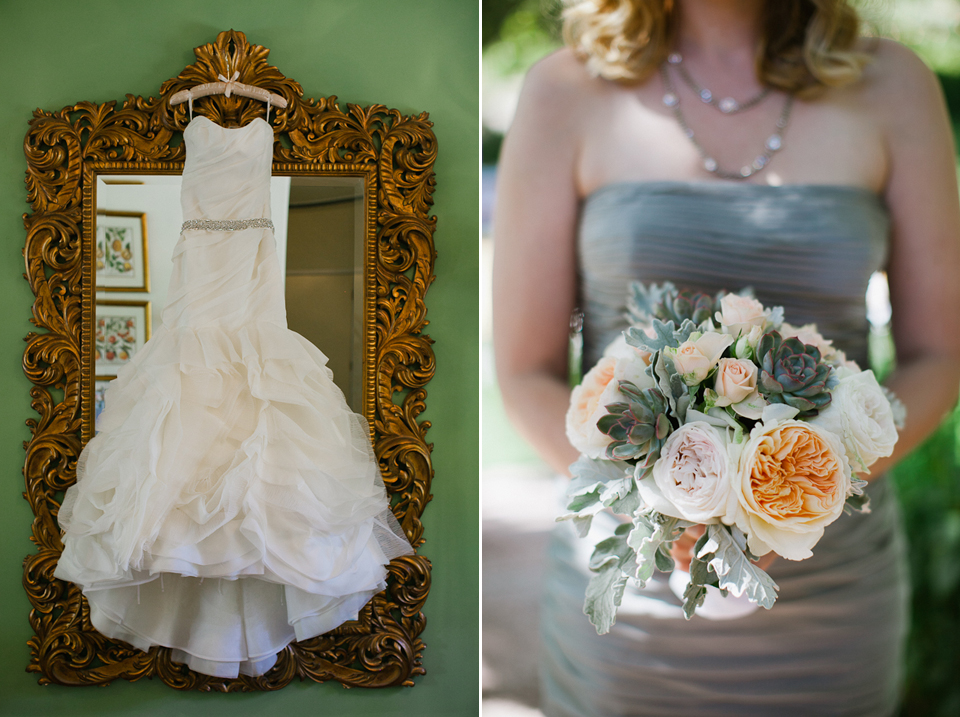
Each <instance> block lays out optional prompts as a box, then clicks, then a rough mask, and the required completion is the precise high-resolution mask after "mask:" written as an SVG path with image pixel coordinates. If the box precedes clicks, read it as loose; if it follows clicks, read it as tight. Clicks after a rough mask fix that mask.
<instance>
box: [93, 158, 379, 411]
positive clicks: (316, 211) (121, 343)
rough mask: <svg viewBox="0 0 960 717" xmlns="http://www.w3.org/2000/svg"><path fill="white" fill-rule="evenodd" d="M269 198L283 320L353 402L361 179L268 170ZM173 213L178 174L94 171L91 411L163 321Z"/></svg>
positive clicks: (357, 405) (176, 229)
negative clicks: (324, 358)
mask: <svg viewBox="0 0 960 717" xmlns="http://www.w3.org/2000/svg"><path fill="white" fill-rule="evenodd" d="M271 200H272V207H271V214H272V218H273V223H274V236H275V238H276V241H277V255H278V258H279V260H280V264H281V266H282V267H285V272H284V290H285V296H286V305H287V324H288V326H289V327H290V329H292V330H293V331H296V332H297V333H299V334H301V335H302V336H304V337H305V338H306V339H307V340H309V341H310V342H311V343H313V344H314V345H316V346H317V347H318V348H319V349H320V350H321V351H323V353H324V354H326V356H327V358H328V359H329V362H328V364H327V366H328V367H329V368H330V369H331V370H332V371H333V378H334V382H335V383H336V384H337V386H338V387H339V388H340V390H342V391H343V393H344V396H345V397H346V400H347V403H348V405H349V406H350V407H351V408H352V409H353V410H354V411H356V412H361V410H362V405H361V404H362V361H363V255H364V253H363V234H364V202H363V179H362V178H361V177H317V176H312V177H273V178H272V180H271ZM182 223H183V215H182V211H181V209H180V177H179V176H162V175H102V176H99V177H98V178H97V191H96V255H95V266H94V270H95V275H96V318H95V324H96V325H95V336H96V345H95V348H94V360H95V369H94V371H95V376H96V384H95V386H96V392H95V402H96V415H97V416H99V415H100V411H101V410H102V408H103V400H104V393H105V391H106V387H107V385H108V384H109V382H110V381H111V380H112V379H113V378H114V377H116V375H117V372H118V371H119V369H120V368H121V367H122V366H123V365H124V364H126V363H128V362H129V361H130V360H132V358H133V356H134V355H135V354H136V352H137V350H138V349H139V348H140V347H142V346H143V344H144V343H145V342H146V341H147V340H149V338H150V335H151V333H152V332H153V331H154V330H155V329H156V328H157V327H159V326H160V325H161V323H162V321H163V308H164V305H165V303H166V295H167V288H168V285H169V283H170V274H171V271H172V269H173V263H172V261H171V257H172V256H173V250H174V246H175V245H176V243H177V241H179V239H180V226H181V224H182Z"/></svg>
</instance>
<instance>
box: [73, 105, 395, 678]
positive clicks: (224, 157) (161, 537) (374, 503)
mask: <svg viewBox="0 0 960 717" xmlns="http://www.w3.org/2000/svg"><path fill="white" fill-rule="evenodd" d="M184 141H185V142H186V148H187V158H186V163H185V165H184V171H183V185H182V190H181V191H182V193H181V203H182V206H183V216H184V219H185V220H186V222H185V225H184V226H185V228H184V231H183V232H182V234H181V236H180V239H179V241H178V243H177V245H176V248H175V250H174V256H173V262H174V270H173V275H172V278H171V282H170V290H169V294H168V304H167V306H166V308H165V309H164V310H163V314H162V322H163V325H162V326H161V327H160V328H159V329H158V330H157V331H156V332H155V334H154V336H153V338H152V339H151V340H150V341H148V342H147V343H146V344H145V345H144V347H143V348H142V349H141V350H140V351H139V352H138V353H137V354H136V355H135V356H134V358H133V359H132V360H131V362H130V363H129V364H128V365H127V366H125V367H124V368H123V369H122V370H121V371H120V373H119V376H118V377H117V378H116V380H115V381H113V382H112V383H111V384H110V387H109V389H108V391H107V395H106V408H105V409H104V411H103V413H102V414H101V417H100V423H99V430H100V432H99V433H98V435H97V436H96V437H95V438H93V439H92V440H91V441H90V442H89V444H88V445H87V446H86V448H85V449H84V451H83V452H82V453H81V455H80V459H79V461H78V465H77V483H76V485H74V486H72V487H71V488H69V489H68V490H67V492H66V495H65V497H64V501H63V506H62V507H61V509H60V513H59V522H60V525H61V527H62V528H63V530H64V531H65V533H64V536H63V544H64V549H63V554H62V556H61V558H60V561H59V564H58V566H57V569H56V572H55V575H56V577H58V578H61V579H64V580H69V581H71V582H74V583H76V584H78V585H79V586H80V587H81V589H82V590H83V593H84V595H86V597H87V600H88V601H89V604H90V617H91V621H92V622H93V625H94V627H96V629H97V630H98V631H100V632H101V633H103V634H104V635H107V636H109V637H113V638H116V639H120V640H124V641H126V642H128V643H130V644H132V645H134V646H135V647H138V648H140V649H143V650H147V649H149V648H150V647H152V646H154V645H164V646H167V647H170V648H173V650H174V659H175V660H177V661H180V662H185V663H186V664H187V665H188V666H189V667H190V668H191V669H194V670H197V671H199V672H203V673H206V674H210V675H214V676H218V677H236V676H237V674H238V673H242V674H247V675H259V674H262V673H264V672H266V671H267V670H268V669H270V667H271V666H272V665H273V664H274V663H275V661H276V655H277V653H278V652H279V651H280V650H282V649H283V648H284V647H285V646H286V645H287V644H288V643H290V642H291V641H292V640H304V639H307V638H310V637H313V636H316V635H320V634H322V633H325V632H327V631H329V630H332V629H333V628H335V627H337V626H338V625H340V624H341V623H343V622H345V621H347V620H351V619H355V618H356V617H357V614H358V611H359V610H360V609H361V608H362V607H363V606H364V605H365V604H366V603H367V602H368V600H369V599H370V598H371V597H372V596H373V595H374V594H375V593H377V592H379V591H380V590H382V589H383V588H384V587H385V579H386V574H387V570H386V567H385V566H386V564H387V563H388V562H389V561H390V559H391V558H394V557H397V556H399V555H404V554H408V553H410V552H412V549H411V547H410V544H409V543H408V542H407V539H406V537H405V536H404V534H403V532H402V530H401V528H400V526H399V524H398V523H397V521H396V519H395V518H394V516H393V514H392V513H391V511H390V507H389V503H388V499H387V494H386V491H385V489H384V485H383V482H382V479H381V477H380V474H379V471H378V469H377V462H376V459H375V458H374V455H373V452H372V450H371V447H370V439H369V433H368V428H367V424H366V422H365V421H364V419H363V418H362V417H360V416H358V415H356V414H354V413H353V412H351V411H350V409H349V408H348V407H347V405H346V403H345V401H344V398H343V394H342V393H341V392H340V390H339V389H338V388H337V387H336V386H335V385H334V383H333V381H332V380H331V376H332V373H331V372H330V370H329V369H328V368H326V367H325V364H326V360H327V359H326V357H325V356H324V355H323V354H322V353H321V352H320V351H319V349H317V348H316V347H315V346H313V345H312V344H310V343H309V342H308V341H307V340H306V339H304V338H303V337H301V336H299V335H298V334H296V333H294V332H292V331H290V330H289V329H288V328H287V324H286V311H285V308H284V299H283V287H282V282H281V274H280V266H279V262H278V260H277V254H276V246H275V242H274V239H273V232H272V226H271V225H270V222H269V212H270V209H269V207H270V169H271V161H272V157H273V130H272V128H271V126H270V125H269V124H268V123H267V122H265V121H264V120H262V119H257V120H254V121H253V122H251V123H250V124H248V125H246V126H244V127H240V128H236V129H227V128H224V127H220V126H219V125H217V124H215V123H214V122H211V121H210V120H208V119H206V118H203V117H198V118H197V119H195V120H193V121H192V122H191V123H190V124H189V125H188V126H187V128H186V130H185V131H184Z"/></svg>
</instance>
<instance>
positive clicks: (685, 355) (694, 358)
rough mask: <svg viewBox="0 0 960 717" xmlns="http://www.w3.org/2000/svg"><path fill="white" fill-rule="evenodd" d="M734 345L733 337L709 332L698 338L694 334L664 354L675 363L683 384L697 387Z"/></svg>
mask: <svg viewBox="0 0 960 717" xmlns="http://www.w3.org/2000/svg"><path fill="white" fill-rule="evenodd" d="M694 337H696V338H694ZM732 343H733V337H732V336H730V335H729V334H718V333H713V332H708V333H705V334H702V335H700V336H697V334H696V333H694V334H691V335H690V339H689V340H687V341H684V342H683V343H682V344H680V346H678V347H677V348H665V349H664V350H663V353H664V355H666V356H669V357H670V359H671V360H672V361H673V366H674V368H675V369H676V370H677V373H679V374H680V375H681V376H682V377H683V382H684V383H685V384H687V385H688V386H696V385H697V384H698V383H701V382H702V381H703V379H705V378H706V377H707V374H709V373H710V372H711V371H712V370H713V367H714V366H716V365H717V362H718V361H719V360H720V357H721V356H722V355H723V352H724V351H725V350H726V348H727V347H728V346H729V345H730V344H732Z"/></svg>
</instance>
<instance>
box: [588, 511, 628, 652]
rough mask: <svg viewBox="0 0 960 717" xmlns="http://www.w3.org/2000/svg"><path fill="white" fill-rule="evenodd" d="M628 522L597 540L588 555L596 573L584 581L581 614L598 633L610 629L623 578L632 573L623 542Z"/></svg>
mask: <svg viewBox="0 0 960 717" xmlns="http://www.w3.org/2000/svg"><path fill="white" fill-rule="evenodd" d="M629 530H630V524H629V523H625V524H623V525H620V526H617V529H616V530H615V531H614V534H613V536H611V537H609V538H607V539H606V540H601V541H600V542H599V543H597V546H596V548H594V551H593V555H592V556H591V557H590V564H589V567H590V570H592V571H593V572H595V573H596V575H593V576H592V577H591V578H590V582H589V583H588V584H587V594H586V598H585V600H584V603H583V613H584V615H586V616H587V618H588V619H589V620H590V623H591V624H592V625H593V626H594V627H595V628H596V629H597V634H598V635H604V634H606V633H608V632H610V628H611V627H613V624H614V623H615V622H616V621H617V608H618V607H620V603H621V602H622V601H623V590H624V588H625V587H626V584H627V578H628V576H629V574H630V573H632V572H633V570H634V567H633V562H634V552H633V549H632V548H630V546H629V545H628V544H627V533H628V531H629Z"/></svg>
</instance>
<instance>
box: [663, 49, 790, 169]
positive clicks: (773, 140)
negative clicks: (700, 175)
mask: <svg viewBox="0 0 960 717" xmlns="http://www.w3.org/2000/svg"><path fill="white" fill-rule="evenodd" d="M672 64H678V63H672ZM660 76H661V77H662V78H663V87H664V89H665V90H666V92H665V94H664V95H663V104H664V105H666V106H667V107H669V108H670V109H671V110H673V116H674V117H676V119H677V123H678V124H679V125H680V128H681V129H683V132H684V134H686V135H687V138H688V139H689V140H690V142H691V143H692V144H693V146H694V147H696V148H697V151H698V152H699V153H700V157H701V158H702V159H703V168H704V169H705V170H707V171H708V172H710V173H711V174H714V175H716V176H717V177H720V178H721V179H747V178H749V177H752V176H753V175H754V174H756V173H757V172H759V171H760V170H762V169H763V168H764V167H766V166H767V164H769V163H770V160H771V159H772V158H773V155H774V153H775V152H778V151H779V150H780V148H781V147H783V135H784V134H785V133H786V130H787V124H789V122H790V110H791V109H792V108H793V95H787V100H786V102H784V104H783V110H782V111H781V112H780V118H779V119H778V120H777V127H776V130H775V131H774V133H773V134H771V135H770V136H769V137H767V140H766V142H764V149H763V153H762V154H759V155H757V157H756V159H754V160H753V162H751V163H750V164H747V165H744V166H743V167H741V168H740V171H739V172H728V171H726V170H724V169H721V168H720V166H719V165H718V164H717V160H716V159H714V158H713V157H711V156H710V153H709V152H707V150H706V149H704V147H703V145H701V144H700V143H699V142H698V141H697V138H696V137H695V136H694V133H693V130H692V129H690V126H689V125H688V124H687V121H686V119H684V117H683V112H682V111H681V110H680V97H679V96H678V95H677V93H676V91H675V90H674V87H673V83H672V82H671V81H670V75H669V73H668V72H667V63H663V64H662V65H660Z"/></svg>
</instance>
